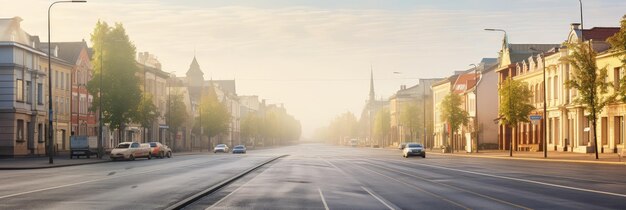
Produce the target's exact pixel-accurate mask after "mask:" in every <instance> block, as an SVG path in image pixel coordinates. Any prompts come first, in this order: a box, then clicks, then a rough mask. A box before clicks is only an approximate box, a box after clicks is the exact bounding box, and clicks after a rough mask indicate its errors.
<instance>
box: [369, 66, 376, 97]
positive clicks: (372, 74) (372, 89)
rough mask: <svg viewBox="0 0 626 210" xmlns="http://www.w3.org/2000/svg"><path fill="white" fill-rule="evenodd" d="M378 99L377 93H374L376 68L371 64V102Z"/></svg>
mask: <svg viewBox="0 0 626 210" xmlns="http://www.w3.org/2000/svg"><path fill="white" fill-rule="evenodd" d="M374 100H376V95H375V94H374V69H373V68H372V66H371V65H370V102H373V101H374Z"/></svg>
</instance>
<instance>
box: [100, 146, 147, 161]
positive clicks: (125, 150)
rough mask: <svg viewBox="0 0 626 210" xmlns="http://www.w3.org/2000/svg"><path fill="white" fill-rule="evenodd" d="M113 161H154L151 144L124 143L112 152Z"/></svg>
mask: <svg viewBox="0 0 626 210" xmlns="http://www.w3.org/2000/svg"><path fill="white" fill-rule="evenodd" d="M109 157H111V160H118V159H122V160H135V158H148V159H152V154H151V153H150V144H147V143H144V144H139V143H137V142H122V143H120V144H118V145H117V147H115V149H113V150H111V155H110V156H109Z"/></svg>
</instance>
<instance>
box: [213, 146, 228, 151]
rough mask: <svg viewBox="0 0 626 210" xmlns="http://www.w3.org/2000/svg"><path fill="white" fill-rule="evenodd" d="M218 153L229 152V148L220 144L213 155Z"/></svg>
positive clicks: (214, 149)
mask: <svg viewBox="0 0 626 210" xmlns="http://www.w3.org/2000/svg"><path fill="white" fill-rule="evenodd" d="M217 152H224V153H226V152H228V146H227V145H226V144H218V145H217V146H215V148H213V153H217Z"/></svg>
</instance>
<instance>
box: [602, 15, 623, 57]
mask: <svg viewBox="0 0 626 210" xmlns="http://www.w3.org/2000/svg"><path fill="white" fill-rule="evenodd" d="M620 26H621V27H620V30H619V32H617V33H615V34H613V36H611V37H609V38H608V39H607V40H606V41H607V42H608V43H609V44H611V50H613V51H617V52H621V54H624V52H626V15H624V17H622V21H621V22H620ZM623 56H624V57H622V63H623V64H624V66H626V55H623Z"/></svg>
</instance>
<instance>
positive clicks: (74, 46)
mask: <svg viewBox="0 0 626 210" xmlns="http://www.w3.org/2000/svg"><path fill="white" fill-rule="evenodd" d="M51 47H52V48H55V49H58V55H59V58H60V59H62V60H64V61H67V62H68V63H70V64H71V65H72V72H71V76H70V77H71V79H70V81H71V86H72V87H71V101H70V106H71V109H70V110H71V133H70V135H72V136H74V135H75V136H91V137H95V136H97V135H98V123H97V116H96V115H97V113H96V112H94V111H92V110H91V103H92V102H93V96H92V95H91V94H89V92H88V91H87V82H89V80H91V78H92V71H93V68H92V65H91V56H90V54H89V47H88V46H87V43H86V42H85V40H82V41H80V42H55V43H52V46H51Z"/></svg>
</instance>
